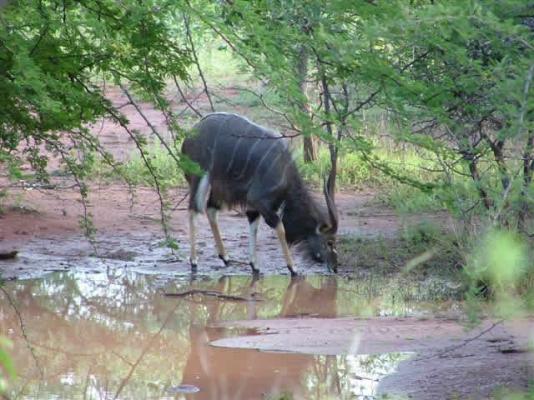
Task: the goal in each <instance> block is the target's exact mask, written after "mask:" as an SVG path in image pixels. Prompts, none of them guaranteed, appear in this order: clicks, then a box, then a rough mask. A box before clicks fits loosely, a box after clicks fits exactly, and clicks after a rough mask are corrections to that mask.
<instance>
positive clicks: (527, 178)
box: [517, 131, 534, 233]
mask: <svg viewBox="0 0 534 400" xmlns="http://www.w3.org/2000/svg"><path fill="white" fill-rule="evenodd" d="M533 150H534V131H530V132H529V133H528V135H527V143H526V145H525V150H524V152H523V187H522V188H521V198H520V203H519V204H520V206H519V207H520V208H519V215H518V221H517V225H518V229H519V231H520V232H524V233H526V230H527V218H528V216H529V204H528V199H527V196H528V191H529V188H530V185H531V184H532V175H534V154H532V151H533Z"/></svg>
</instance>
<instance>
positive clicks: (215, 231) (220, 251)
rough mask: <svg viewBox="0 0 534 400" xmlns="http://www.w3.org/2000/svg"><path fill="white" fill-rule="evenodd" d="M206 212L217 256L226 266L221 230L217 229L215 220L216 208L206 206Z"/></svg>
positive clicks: (226, 258) (217, 225) (217, 224)
mask: <svg viewBox="0 0 534 400" xmlns="http://www.w3.org/2000/svg"><path fill="white" fill-rule="evenodd" d="M207 214H208V221H209V223H210V227H211V231H212V232H213V238H214V239H215V246H217V253H218V256H219V258H220V259H221V260H222V261H223V262H224V265H226V266H228V264H229V261H228V255H227V254H226V250H225V249H224V244H223V241H222V237H221V232H220V231H219V223H218V221H217V209H216V208H210V207H208V210H207Z"/></svg>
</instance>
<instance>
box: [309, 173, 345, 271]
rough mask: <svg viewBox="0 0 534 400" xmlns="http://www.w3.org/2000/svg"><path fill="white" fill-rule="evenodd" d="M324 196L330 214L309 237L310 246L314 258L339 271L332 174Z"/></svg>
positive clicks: (336, 220) (332, 269) (324, 190)
mask: <svg viewBox="0 0 534 400" xmlns="http://www.w3.org/2000/svg"><path fill="white" fill-rule="evenodd" d="M323 192H324V197H325V200H326V207H327V210H328V216H324V218H323V220H322V221H319V223H318V225H317V229H316V232H315V234H313V235H311V236H310V237H308V239H307V242H308V248H309V251H310V254H311V256H312V258H313V259H314V260H315V261H318V262H324V263H326V266H327V268H328V269H329V270H331V271H333V272H337V250H336V233H337V227H338V213H337V208H336V204H335V202H334V184H333V180H332V176H331V175H330V176H329V177H328V180H325V183H324V188H323Z"/></svg>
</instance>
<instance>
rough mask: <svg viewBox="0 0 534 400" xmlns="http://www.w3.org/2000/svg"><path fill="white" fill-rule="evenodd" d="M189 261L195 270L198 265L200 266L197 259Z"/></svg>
mask: <svg viewBox="0 0 534 400" xmlns="http://www.w3.org/2000/svg"><path fill="white" fill-rule="evenodd" d="M189 263H190V264H191V269H194V270H196V269H197V266H198V262H197V260H191V259H189Z"/></svg>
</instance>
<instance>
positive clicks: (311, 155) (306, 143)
mask: <svg viewBox="0 0 534 400" xmlns="http://www.w3.org/2000/svg"><path fill="white" fill-rule="evenodd" d="M307 77H308V50H307V49H306V47H304V46H300V49H299V54H298V60H297V79H298V86H299V89H300V93H301V95H302V102H300V104H299V106H300V109H301V111H302V112H303V113H305V114H307V115H309V114H310V102H309V99H308V92H307V89H308V87H307V86H308V84H307V83H306V78H307ZM303 151H304V162H306V163H309V162H312V161H315V160H317V149H316V143H315V140H314V137H313V136H311V135H310V136H303Z"/></svg>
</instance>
